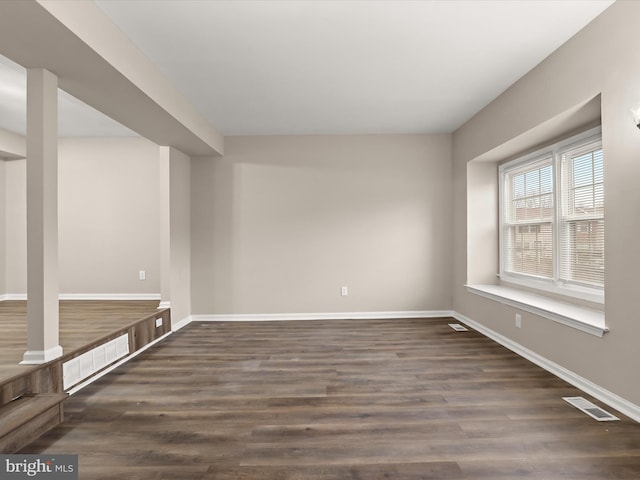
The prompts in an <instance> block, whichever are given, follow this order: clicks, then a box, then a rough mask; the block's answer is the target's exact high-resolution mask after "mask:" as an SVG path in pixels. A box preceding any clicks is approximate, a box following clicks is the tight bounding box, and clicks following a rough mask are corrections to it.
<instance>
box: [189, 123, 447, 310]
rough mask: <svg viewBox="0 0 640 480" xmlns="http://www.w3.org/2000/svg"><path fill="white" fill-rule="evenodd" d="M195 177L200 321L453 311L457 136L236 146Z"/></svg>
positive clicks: (195, 284) (254, 141) (228, 145)
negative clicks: (344, 292)
mask: <svg viewBox="0 0 640 480" xmlns="http://www.w3.org/2000/svg"><path fill="white" fill-rule="evenodd" d="M191 172H192V186H191V188H192V219H191V225H192V301H193V304H192V308H193V310H192V311H193V313H194V314H260V313H326V312H363V311H364V312H370V311H411V310H439V309H449V308H450V307H451V268H450V258H451V240H452V239H451V215H452V208H451V175H452V170H451V137H450V135H372V136H298V137H286V136H284V137H228V138H226V139H225V156H224V157H223V158H200V159H194V160H193V163H192V170H191ZM341 286H348V287H349V295H348V296H346V297H341V296H340V287H341Z"/></svg>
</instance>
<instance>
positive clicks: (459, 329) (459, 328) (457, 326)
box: [449, 323, 468, 332]
mask: <svg viewBox="0 0 640 480" xmlns="http://www.w3.org/2000/svg"><path fill="white" fill-rule="evenodd" d="M449 326H450V327H451V328H453V329H454V330H455V331H456V332H466V331H468V329H467V328H466V327H463V326H462V325H460V324H459V323H450V324H449Z"/></svg>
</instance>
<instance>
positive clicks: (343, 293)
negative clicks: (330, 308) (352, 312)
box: [340, 287, 349, 297]
mask: <svg viewBox="0 0 640 480" xmlns="http://www.w3.org/2000/svg"><path fill="white" fill-rule="evenodd" d="M340 295H341V296H343V297H346V296H347V295H349V288H348V287H340Z"/></svg>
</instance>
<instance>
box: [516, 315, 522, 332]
mask: <svg viewBox="0 0 640 480" xmlns="http://www.w3.org/2000/svg"><path fill="white" fill-rule="evenodd" d="M516 327H517V328H522V315H520V314H519V313H516Z"/></svg>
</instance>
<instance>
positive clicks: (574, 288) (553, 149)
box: [498, 126, 606, 304]
mask: <svg viewBox="0 0 640 480" xmlns="http://www.w3.org/2000/svg"><path fill="white" fill-rule="evenodd" d="M593 143H599V145H600V148H602V130H601V127H599V126H598V127H595V128H591V129H589V130H586V131H584V132H581V133H579V134H577V135H573V136H571V137H568V138H565V139H563V140H560V141H557V142H554V143H552V144H550V145H547V146H545V147H543V148H540V149H537V150H535V151H534V152H531V153H529V154H526V155H523V156H520V157H517V158H515V159H512V160H509V161H506V162H504V163H502V164H500V165H499V166H498V207H499V212H498V224H499V228H498V243H499V259H498V262H499V273H498V277H499V278H500V280H501V281H502V282H505V283H507V284H512V285H517V286H522V287H526V288H531V289H535V290H540V291H544V292H549V293H552V294H556V295H561V296H567V297H572V298H578V299H581V300H586V301H589V302H595V303H600V304H604V286H602V287H598V286H587V285H582V284H579V283H578V282H575V283H567V282H565V281H562V280H560V263H561V248H563V247H562V246H561V245H560V236H561V232H560V225H561V219H562V212H561V209H562V203H563V201H564V200H563V194H562V193H561V192H560V189H562V188H563V179H562V178H561V175H562V172H561V163H562V159H563V155H564V154H566V153H567V152H570V151H571V150H574V149H579V148H581V147H586V146H587V145H589V144H593ZM548 158H550V159H551V167H552V185H553V193H552V211H553V213H552V220H551V225H552V234H551V236H552V250H551V251H552V276H551V278H546V277H541V276H535V275H529V274H525V273H519V272H513V271H509V270H508V269H506V266H507V265H506V264H507V258H506V253H507V252H506V248H507V246H506V245H505V243H506V238H505V235H506V233H507V232H506V229H507V228H508V227H509V226H510V225H513V223H510V224H509V222H508V221H507V220H508V219H507V218H506V216H507V214H508V213H507V211H506V209H507V206H506V202H510V201H511V200H512V198H513V197H508V198H507V195H509V194H510V189H511V186H509V185H507V183H508V182H507V180H508V178H509V177H508V174H509V173H512V172H515V171H517V170H524V169H526V167H527V165H532V166H533V165H535V164H536V163H539V164H542V162H544V160H545V159H548ZM605 210H606V206H605ZM604 217H605V214H604V213H603V214H602V218H603V220H604ZM533 223H535V222H533ZM605 225H606V224H605ZM605 228H606V226H605ZM605 268H606V267H605Z"/></svg>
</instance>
